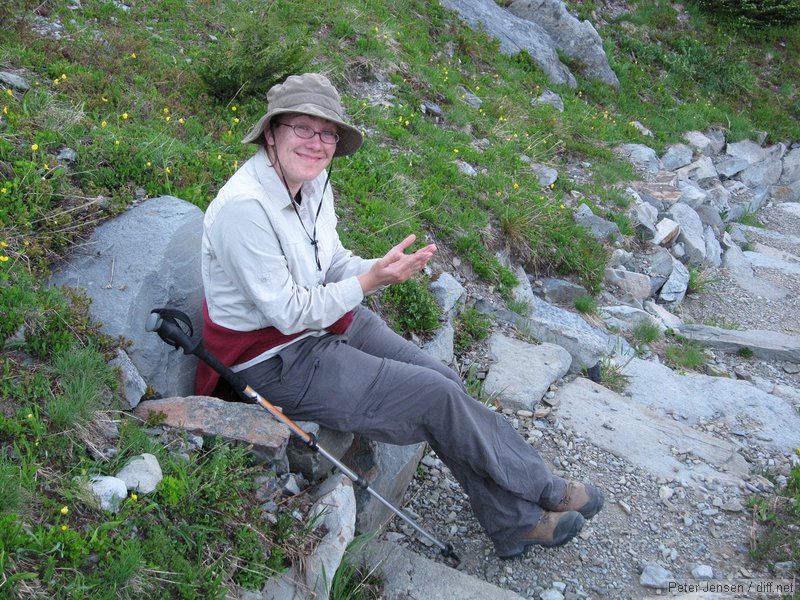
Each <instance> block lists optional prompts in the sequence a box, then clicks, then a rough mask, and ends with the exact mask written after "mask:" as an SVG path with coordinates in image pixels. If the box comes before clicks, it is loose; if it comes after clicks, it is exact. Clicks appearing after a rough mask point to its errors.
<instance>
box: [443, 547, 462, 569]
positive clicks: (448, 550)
mask: <svg viewBox="0 0 800 600" xmlns="http://www.w3.org/2000/svg"><path fill="white" fill-rule="evenodd" d="M441 554H442V556H444V557H445V558H452V559H453V560H454V561H455V563H456V564H458V563H460V562H461V559H460V558H459V557H458V554H456V553H455V550H454V549H453V544H450V543H447V544H445V545H444V548H442V552H441Z"/></svg>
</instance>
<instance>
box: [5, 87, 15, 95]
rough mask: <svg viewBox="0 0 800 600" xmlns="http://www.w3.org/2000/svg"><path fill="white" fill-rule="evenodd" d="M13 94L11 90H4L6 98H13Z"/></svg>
mask: <svg viewBox="0 0 800 600" xmlns="http://www.w3.org/2000/svg"><path fill="white" fill-rule="evenodd" d="M13 95H14V92H12V91H11V88H6V96H13Z"/></svg>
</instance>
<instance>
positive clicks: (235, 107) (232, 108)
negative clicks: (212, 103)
mask: <svg viewBox="0 0 800 600" xmlns="http://www.w3.org/2000/svg"><path fill="white" fill-rule="evenodd" d="M231 110H232V111H233V112H236V111H237V110H239V108H238V107H237V106H236V105H234V106H231Z"/></svg>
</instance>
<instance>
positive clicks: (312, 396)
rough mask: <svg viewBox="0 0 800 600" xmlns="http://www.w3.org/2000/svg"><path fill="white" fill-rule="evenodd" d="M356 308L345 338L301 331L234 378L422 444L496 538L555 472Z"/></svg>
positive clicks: (339, 425) (558, 487)
mask: <svg viewBox="0 0 800 600" xmlns="http://www.w3.org/2000/svg"><path fill="white" fill-rule="evenodd" d="M360 313H361V311H358V312H357V314H356V319H355V321H354V323H353V325H351V327H350V328H349V329H348V331H347V334H346V335H345V336H324V337H322V338H306V339H304V340H301V341H299V342H296V343H295V344H292V345H291V346H289V347H288V348H286V349H284V350H283V351H281V353H280V354H279V356H278V357H275V358H273V359H270V360H269V361H265V363H263V364H262V365H256V366H255V367H251V368H250V369H247V370H246V371H244V372H242V376H243V377H244V379H245V380H246V381H248V383H249V384H250V385H251V386H252V387H254V388H255V389H257V390H258V391H259V393H261V394H262V395H264V397H266V398H268V399H269V400H270V401H271V402H273V403H274V404H276V405H278V406H281V407H282V408H283V410H284V412H285V413H286V414H287V415H288V416H290V417H292V418H296V419H305V420H312V421H315V422H317V423H320V424H322V425H324V426H326V427H329V428H332V429H337V430H341V431H352V432H356V433H360V434H363V435H366V436H368V437H370V438H372V439H375V440H377V441H382V442H386V443H391V444H400V445H402V444H412V443H417V442H422V441H424V442H428V443H429V444H430V445H431V447H432V448H433V449H434V451H436V452H437V454H438V455H439V456H440V458H441V459H442V461H443V462H444V463H445V464H447V465H448V467H449V468H450V469H451V471H452V472H453V474H454V476H455V477H456V479H457V480H458V481H459V483H460V484H461V485H462V486H463V487H464V489H465V491H466V492H467V494H468V495H469V496H470V501H471V503H472V506H473V510H474V511H475V515H476V517H477V518H478V520H479V521H480V522H481V524H482V525H483V526H484V528H485V529H486V531H487V534H489V536H490V537H491V538H492V539H493V540H494V541H495V543H496V544H498V543H502V541H503V540H504V539H506V538H507V537H509V536H512V537H513V536H514V535H516V534H518V533H521V532H523V531H526V530H527V529H529V528H530V527H531V526H532V525H533V524H535V523H536V521H537V520H538V518H539V516H540V514H541V508H539V506H538V502H539V501H540V500H541V499H542V498H550V497H551V496H555V495H557V494H559V493H561V494H563V480H561V479H560V478H557V477H554V476H553V475H552V473H551V472H550V469H549V468H548V467H547V466H546V465H545V464H544V462H543V461H542V459H541V457H540V456H539V454H538V452H536V450H535V449H534V448H533V447H531V446H530V445H529V444H528V443H527V442H525V440H524V439H523V438H522V437H521V436H520V435H519V434H518V433H517V432H516V431H515V430H514V429H513V427H511V425H510V424H509V423H508V422H507V421H506V420H505V419H504V418H503V417H502V416H501V415H499V414H497V413H495V412H493V411H490V410H489V409H488V408H486V407H485V406H483V405H482V404H481V403H479V402H477V401H476V400H474V399H473V398H471V397H470V396H469V395H468V394H466V392H465V391H464V388H463V385H462V384H461V382H460V380H459V379H458V376H457V375H456V374H455V373H454V372H453V371H452V370H450V369H448V368H447V367H446V366H445V365H443V364H441V362H440V361H438V360H436V359H434V358H432V357H430V356H428V355H427V354H426V353H424V352H423V351H421V350H419V349H418V348H416V346H415V345H414V344H411V343H409V342H407V341H406V340H404V339H403V338H402V337H400V336H397V335H396V334H394V332H392V331H391V330H390V329H389V328H388V327H386V326H385V325H384V324H383V323H382V321H380V319H378V318H377V317H376V316H374V315H372V314H371V313H369V312H368V311H367V313H366V314H365V315H361V314H360ZM371 352H375V353H379V354H378V355H375V354H372V353H371ZM381 354H383V355H381ZM385 355H390V356H394V357H396V358H387V357H386V356H385ZM398 358H399V359H401V360H397V359H398ZM403 361H405V362H403Z"/></svg>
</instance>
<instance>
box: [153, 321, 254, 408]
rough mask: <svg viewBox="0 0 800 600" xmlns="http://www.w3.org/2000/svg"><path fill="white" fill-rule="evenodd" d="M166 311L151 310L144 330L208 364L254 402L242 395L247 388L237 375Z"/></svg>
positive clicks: (240, 393)
mask: <svg viewBox="0 0 800 600" xmlns="http://www.w3.org/2000/svg"><path fill="white" fill-rule="evenodd" d="M166 311H167V309H159V308H155V309H153V310H152V311H151V312H150V315H149V316H148V317H147V323H146V324H145V329H146V330H147V331H154V332H155V333H157V334H158V336H159V337H160V338H161V339H162V340H164V341H165V342H166V343H167V344H169V345H170V346H173V347H175V348H180V349H182V350H183V352H184V354H193V355H194V356H197V357H198V358H199V359H201V360H202V361H204V362H205V363H206V364H208V366H209V367H211V368H212V369H214V370H215V371H216V372H217V373H219V374H220V376H221V377H222V378H223V379H225V381H227V382H228V383H230V384H231V385H232V386H233V389H234V390H236V392H237V393H238V394H239V395H240V396H242V397H243V398H244V399H245V400H247V401H248V402H254V400H253V398H251V397H250V396H249V395H248V394H245V393H244V392H245V388H247V384H246V383H245V382H244V380H242V378H241V377H239V375H237V374H236V373H234V372H233V371H231V370H230V369H229V368H228V367H226V366H225V365H224V364H222V362H220V360H219V359H218V358H217V357H216V356H214V355H213V354H211V353H210V352H208V350H206V348H205V346H203V342H202V341H195V340H193V339H192V338H190V337H189V336H188V335H187V334H186V332H185V331H184V330H183V329H181V326H180V325H178V318H176V316H175V314H174V313H175V312H177V311H173V310H172V309H169V312H166ZM178 314H180V315H182V316H183V317H184V318H185V319H186V320H185V321H184V320H183V319H180V320H181V321H183V322H185V323H188V317H187V316H186V315H184V314H183V313H178Z"/></svg>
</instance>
